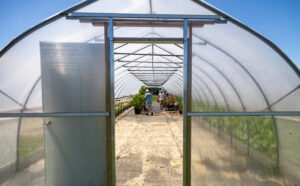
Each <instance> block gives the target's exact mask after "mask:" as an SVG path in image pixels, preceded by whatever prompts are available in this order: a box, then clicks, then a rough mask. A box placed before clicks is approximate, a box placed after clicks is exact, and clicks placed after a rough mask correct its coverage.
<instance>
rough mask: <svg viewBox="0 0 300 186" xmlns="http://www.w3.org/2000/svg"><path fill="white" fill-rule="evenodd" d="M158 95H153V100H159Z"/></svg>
mask: <svg viewBox="0 0 300 186" xmlns="http://www.w3.org/2000/svg"><path fill="white" fill-rule="evenodd" d="M157 98H158V95H155V94H153V95H152V102H157Z"/></svg>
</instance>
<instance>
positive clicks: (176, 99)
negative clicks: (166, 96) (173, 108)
mask: <svg viewBox="0 0 300 186" xmlns="http://www.w3.org/2000/svg"><path fill="white" fill-rule="evenodd" d="M174 101H175V103H178V105H179V107H182V106H183V103H182V98H178V97H174Z"/></svg>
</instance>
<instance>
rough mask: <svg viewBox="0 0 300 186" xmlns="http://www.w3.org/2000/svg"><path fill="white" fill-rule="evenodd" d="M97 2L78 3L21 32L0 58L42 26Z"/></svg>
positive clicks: (0, 53)
mask: <svg viewBox="0 0 300 186" xmlns="http://www.w3.org/2000/svg"><path fill="white" fill-rule="evenodd" d="M96 1H97V0H86V1H83V2H80V3H78V4H76V5H74V6H72V7H70V8H67V9H66V10H63V11H61V12H59V13H57V14H55V15H53V16H51V17H50V18H47V19H46V20H44V21H42V22H40V23H38V24H37V25H35V26H33V27H31V28H29V29H28V30H26V31H25V32H23V33H22V34H20V35H19V36H17V37H16V38H14V39H13V40H12V41H10V42H9V43H8V44H7V45H6V46H5V47H4V48H2V49H1V51H0V57H2V56H3V55H4V54H5V53H6V52H7V51H8V50H9V49H10V48H11V47H13V46H14V45H15V44H17V43H18V42H19V41H21V40H22V39H23V38H25V37H26V36H28V35H29V34H31V33H33V32H34V31H36V30H38V29H39V28H42V27H43V26H46V25H48V24H49V23H51V22H53V21H55V20H57V19H59V18H61V17H64V16H66V15H68V14H69V13H70V12H72V11H76V10H78V9H80V8H83V7H85V6H87V5H89V4H91V3H93V2H96Z"/></svg>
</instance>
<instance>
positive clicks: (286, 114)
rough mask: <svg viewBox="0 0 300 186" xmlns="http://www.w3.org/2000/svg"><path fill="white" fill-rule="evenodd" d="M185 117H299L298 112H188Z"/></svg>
mask: <svg viewBox="0 0 300 186" xmlns="http://www.w3.org/2000/svg"><path fill="white" fill-rule="evenodd" d="M187 116H300V112H188V113H187Z"/></svg>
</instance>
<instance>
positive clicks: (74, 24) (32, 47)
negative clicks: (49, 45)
mask: <svg viewBox="0 0 300 186" xmlns="http://www.w3.org/2000/svg"><path fill="white" fill-rule="evenodd" d="M99 33H103V27H93V26H92V25H90V24H82V23H79V22H78V21H75V20H74V21H73V20H66V19H65V18H61V19H58V20H56V21H55V22H52V23H51V24H48V25H46V26H44V27H42V28H41V29H39V30H37V31H35V32H34V33H32V34H30V35H28V36H27V37H26V38H24V39H23V40H21V41H20V42H19V43H18V44H17V45H15V47H13V48H11V49H10V50H9V51H7V52H6V53H5V55H3V56H2V57H1V58H0V77H1V78H0V79H1V80H0V90H1V91H3V92H5V93H6V94H7V95H9V96H10V97H12V98H13V99H14V100H16V101H17V102H19V103H21V104H24V103H25V102H26V100H27V99H28V97H30V96H31V93H32V92H31V91H32V89H33V88H34V85H35V84H36V82H37V81H38V79H39V78H40V76H41V74H40V73H41V69H40V49H39V42H40V41H48V42H86V41H87V40H89V39H90V38H92V37H93V36H95V35H98V34H99ZM24 49H26V50H24ZM38 87H39V88H40V86H38ZM38 92H40V90H35V94H33V95H32V96H37V97H36V98H30V99H31V100H32V101H33V100H35V103H33V102H31V104H33V105H32V106H34V107H41V106H42V103H41V97H40V96H41V94H40V93H38ZM5 107H7V108H10V109H13V110H19V109H20V106H18V105H16V104H15V103H13V102H12V103H11V104H6V105H5V106H3V107H1V108H0V110H1V111H2V112H3V111H6V110H7V109H6V108H5Z"/></svg>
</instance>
